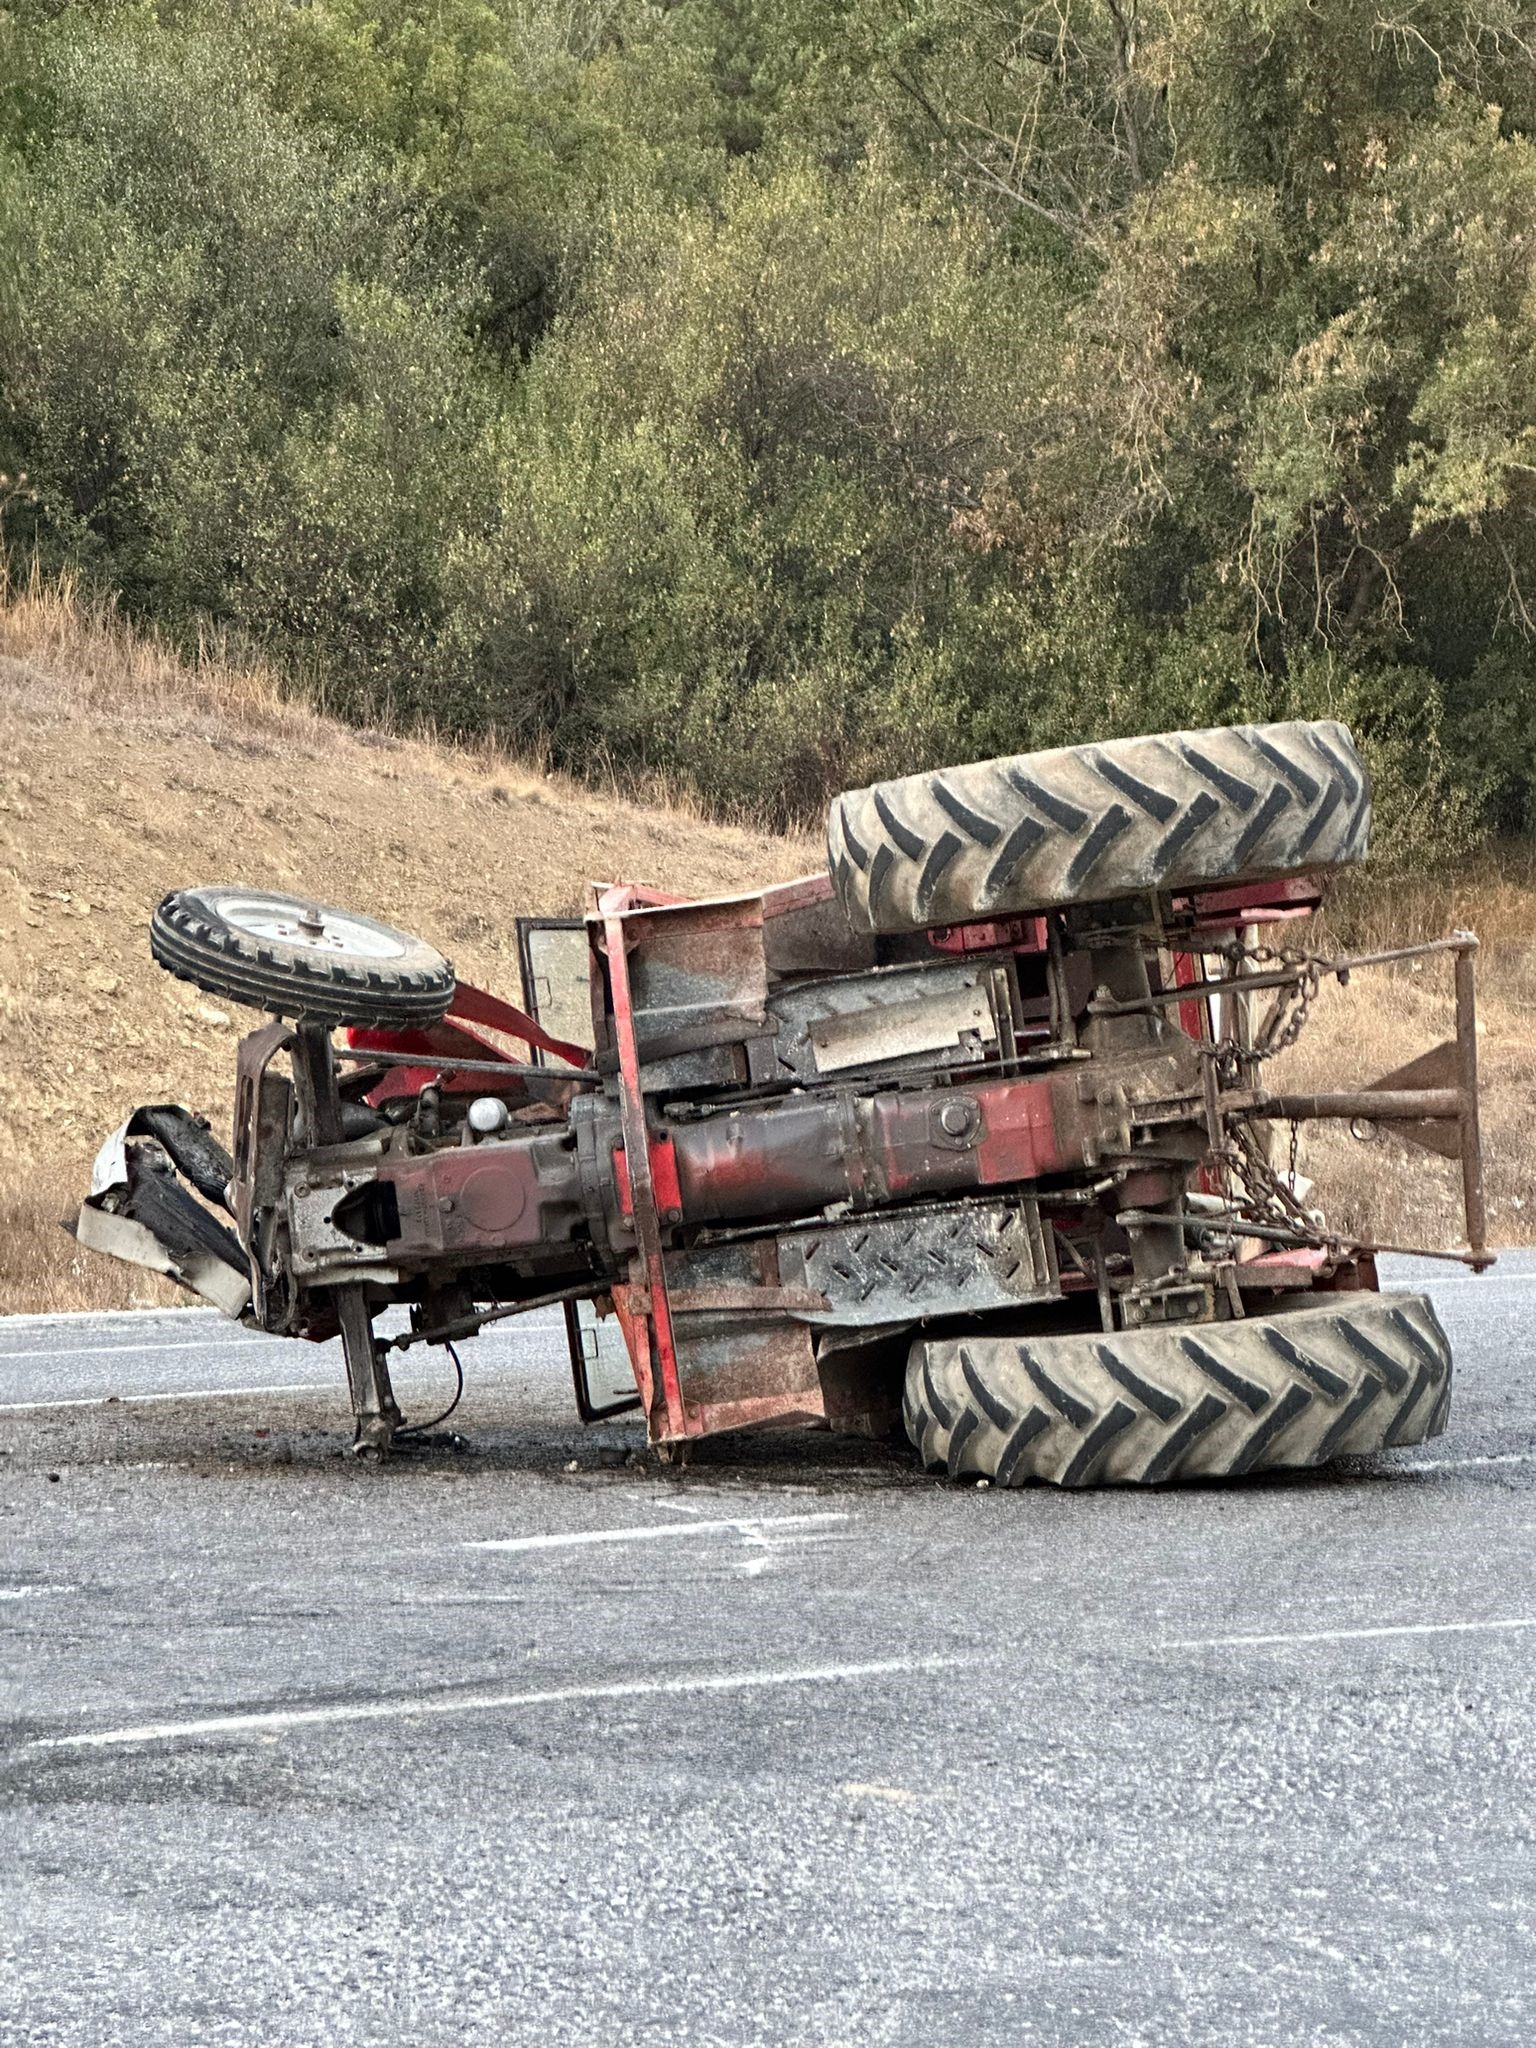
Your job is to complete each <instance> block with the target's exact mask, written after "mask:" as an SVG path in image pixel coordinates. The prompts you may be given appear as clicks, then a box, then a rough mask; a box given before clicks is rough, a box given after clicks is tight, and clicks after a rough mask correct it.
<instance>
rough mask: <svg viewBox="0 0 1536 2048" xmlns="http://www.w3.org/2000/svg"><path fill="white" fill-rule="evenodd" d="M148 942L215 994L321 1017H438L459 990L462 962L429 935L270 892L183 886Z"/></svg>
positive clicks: (425, 1020) (162, 909) (171, 966)
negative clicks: (456, 963)
mask: <svg viewBox="0 0 1536 2048" xmlns="http://www.w3.org/2000/svg"><path fill="white" fill-rule="evenodd" d="M149 943H150V948H151V950H152V952H153V953H154V956H155V958H156V959H157V960H158V961H159V962H160V965H161V966H162V967H164V968H167V969H168V970H169V971H170V972H171V973H172V974H174V975H177V976H179V977H180V979H181V980H183V981H190V982H192V983H194V984H195V985H196V986H197V987H198V988H201V989H206V990H207V991H208V993H209V994H210V995H216V996H223V997H224V998H225V1000H226V1001H228V1002H232V1003H245V1004H248V1005H249V1006H250V1007H251V1008H252V1009H255V1010H269V1011H271V1012H272V1014H273V1015H274V1016H278V1017H303V1018H307V1019H308V1020H309V1021H311V1022H313V1023H316V1024H326V1025H332V1026H335V1025H342V1024H359V1025H378V1026H384V1027H387V1028H401V1027H409V1026H411V1025H417V1026H420V1025H425V1024H435V1023H436V1022H437V1021H438V1019H439V1018H440V1017H442V1016H443V1015H444V1013H445V1012H446V1011H447V1010H448V1008H449V1006H450V1005H451V1003H452V1002H453V997H454V988H455V983H454V978H453V969H452V968H451V967H450V966H449V964H448V962H447V961H446V960H445V959H443V957H442V955H441V954H439V953H436V952H434V951H433V949H432V948H431V947H430V946H428V945H426V944H424V943H423V941H422V940H420V939H415V938H412V937H411V936H410V935H409V933H407V932H398V931H396V930H395V929H394V928H393V927H392V926H390V925H387V924H379V923H377V922H376V921H375V920H374V919H373V918H371V917H361V916H359V915H358V914H357V913H356V912H355V911H350V910H335V909H332V908H331V907H330V906H329V905H327V904H323V903H315V902H313V901H311V900H309V899H308V898H305V897H299V896H284V895H279V894H276V893H274V892H273V891H271V890H267V889H236V888H224V887H208V888H202V889H175V890H173V891H172V892H171V894H170V895H169V896H167V897H166V898H165V900H164V902H163V903H161V904H160V905H159V907H158V908H157V909H156V911H155V914H154V917H153V919H152V920H151V922H150V928H149Z"/></svg>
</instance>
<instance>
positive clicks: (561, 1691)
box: [28, 1657, 964, 1749]
mask: <svg viewBox="0 0 1536 2048" xmlns="http://www.w3.org/2000/svg"><path fill="white" fill-rule="evenodd" d="M963 1661H964V1660H963V1659H961V1658H958V1657H883V1658H880V1659H878V1660H876V1661H872V1662H870V1663H868V1664H800V1665H792V1666H790V1667H789V1668H787V1669H785V1670H780V1671H717V1672H701V1673H699V1674H698V1675H697V1676H695V1677H692V1678H629V1679H619V1680H616V1681H615V1682H613V1683H612V1684H608V1685H555V1686H548V1687H545V1688H543V1689H541V1690H539V1691H537V1692H466V1693H457V1694H450V1695H447V1696H444V1695H443V1694H441V1693H438V1694H428V1695H426V1696H424V1697H423V1696H421V1695H418V1696H416V1697H415V1698H411V1697H405V1698H399V1697H397V1698H394V1699H380V1700H351V1701H338V1702H337V1703H336V1704H335V1705H333V1706H328V1707H283V1708H277V1709H275V1710H273V1711H271V1712H268V1713H259V1714H209V1715H207V1716H206V1717H204V1718H203V1719H200V1720H195V1721H146V1722H143V1723H142V1724H141V1725H140V1726H138V1727H135V1728H104V1729H100V1730H98V1731H97V1732H96V1733H95V1734H93V1735H50V1736H44V1737H42V1738H41V1739H40V1740H38V1741H36V1742H33V1743H31V1744H29V1745H28V1746H29V1747H30V1748H32V1749H110V1748H115V1747H119V1746H121V1745H124V1744H128V1743H138V1742H177V1741H181V1740H183V1739H184V1738H186V1737H188V1736H193V1735H243V1734H250V1733H256V1732H258V1731H260V1730H263V1729H268V1728H316V1727H324V1726H326V1725H328V1724H331V1723H336V1722H345V1721H389V1720H414V1719H416V1718H417V1717H419V1716H422V1715H426V1714H481V1713H499V1712H502V1711H504V1710H505V1709H507V1708H511V1707H551V1706H564V1705H566V1704H567V1703H569V1702H571V1701H574V1700H634V1699H648V1698H654V1697H675V1696H676V1695H678V1694H681V1693H696V1692H703V1693H707V1692H754V1691H760V1690H762V1689H764V1688H766V1687H769V1686H781V1685H829V1684H833V1683H842V1682H846V1681H849V1680H852V1679H858V1678H892V1677H895V1676H897V1675H898V1674H903V1673H909V1672H929V1671H948V1670H951V1669H953V1668H954V1666H955V1665H957V1664H959V1663H961V1662H963Z"/></svg>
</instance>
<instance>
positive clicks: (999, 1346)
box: [904, 1293, 1451, 1487]
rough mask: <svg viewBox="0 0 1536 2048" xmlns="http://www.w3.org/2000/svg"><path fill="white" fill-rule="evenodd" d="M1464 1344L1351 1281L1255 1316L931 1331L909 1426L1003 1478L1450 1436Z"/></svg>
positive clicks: (915, 1359) (1147, 1474)
mask: <svg viewBox="0 0 1536 2048" xmlns="http://www.w3.org/2000/svg"><path fill="white" fill-rule="evenodd" d="M1450 1388H1451V1354H1450V1347H1449V1345H1448V1344H1447V1342H1446V1337H1445V1332H1444V1331H1443V1330H1442V1329H1441V1327H1440V1324H1439V1321H1438V1320H1437V1318H1436V1316H1435V1312H1434V1310H1433V1308H1432V1307H1431V1306H1430V1304H1429V1302H1428V1300H1427V1299H1426V1298H1425V1297H1424V1296H1423V1295H1417V1294H1410V1295H1393V1296H1391V1297H1386V1296H1382V1295H1378V1294H1368V1293H1359V1294H1338V1295H1333V1296H1327V1295H1323V1296H1319V1297H1318V1298H1316V1299H1315V1300H1312V1301H1309V1302H1308V1303H1307V1304H1306V1305H1305V1306H1303V1307H1298V1308H1294V1309H1290V1310H1288V1311H1285V1312H1283V1313H1281V1314H1279V1315H1274V1316H1254V1317H1251V1318H1249V1319H1248V1320H1247V1321H1245V1322H1227V1323H1207V1324H1204V1325H1202V1326H1201V1327H1200V1329H1199V1332H1198V1335H1197V1334H1196V1333H1195V1332H1194V1331H1193V1330H1191V1329H1188V1328H1185V1329H1182V1330H1181V1329H1178V1328H1173V1327H1161V1328H1159V1327H1151V1326H1149V1327H1146V1328H1142V1329H1139V1330H1120V1331H1115V1332H1113V1333H1094V1334H1084V1335H1082V1336H1051V1337H1032V1338H1030V1339H1029V1340H1028V1341H1027V1342H1026V1341H1024V1340H1022V1339H1021V1338H1019V1337H1012V1336H995V1337H994V1336H976V1335H972V1336H969V1337H966V1338H965V1339H963V1340H960V1339H953V1338H931V1339H929V1338H919V1339H917V1341H916V1342H915V1343H914V1344H913V1346H912V1350H911V1355H910V1358H909V1361H908V1365H907V1375H906V1390H905V1403H904V1413H905V1418H906V1425H907V1434H908V1435H909V1437H910V1438H911V1440H912V1442H913V1443H914V1444H915V1445H916V1447H917V1449H918V1451H919V1453H920V1455H921V1457H922V1459H923V1462H924V1464H925V1465H933V1466H940V1467H943V1469H944V1470H945V1471H946V1472H947V1473H948V1475H949V1477H950V1478H951V1479H963V1478H986V1479H991V1480H993V1481H994V1482H995V1483H996V1484H997V1485H999V1486H1019V1485H1022V1484H1023V1483H1024V1482H1025V1481H1026V1480H1029V1479H1037V1480H1045V1481H1048V1482H1050V1483H1053V1484H1055V1485H1057V1486H1072V1487H1076V1486H1088V1485H1106V1484H1107V1485H1151V1486H1156V1485H1161V1484H1164V1483H1166V1482H1168V1481H1176V1480H1181V1479H1194V1478H1201V1479H1216V1478H1239V1477H1242V1476H1244V1475H1246V1474H1249V1473H1254V1472H1264V1471H1272V1470H1277V1469H1285V1468H1291V1467H1296V1466H1306V1465H1321V1464H1326V1463H1328V1462H1330V1461H1331V1460H1332V1459H1334V1458H1337V1457H1342V1456H1346V1455H1359V1454H1362V1453H1368V1452H1373V1451H1380V1450H1388V1449H1395V1448H1397V1447H1398V1446H1400V1445H1403V1444H1416V1443H1422V1442H1424V1440H1425V1439H1426V1438H1427V1437H1431V1436H1438V1435H1439V1434H1440V1432H1441V1431H1442V1430H1443V1429H1444V1427H1445V1420H1446V1415H1447V1412H1448V1410H1449V1405H1450Z"/></svg>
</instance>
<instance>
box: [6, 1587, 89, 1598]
mask: <svg viewBox="0 0 1536 2048" xmlns="http://www.w3.org/2000/svg"><path fill="white" fill-rule="evenodd" d="M79 1590H80V1588H79V1587H78V1586H0V1600H41V1599H42V1598H43V1597H44V1595H45V1594H49V1593H78V1592H79Z"/></svg>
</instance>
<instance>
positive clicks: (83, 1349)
mask: <svg viewBox="0 0 1536 2048" xmlns="http://www.w3.org/2000/svg"><path fill="white" fill-rule="evenodd" d="M553 1334H554V1331H553V1328H552V1326H551V1327H547V1328H546V1327H544V1326H541V1327H540V1328H538V1329H528V1330H487V1331H486V1332H485V1336H486V1338H487V1339H488V1340H489V1341H490V1342H492V1343H502V1344H505V1343H508V1342H510V1341H513V1340H521V1339H524V1338H528V1337H547V1336H552V1335H553ZM282 1341H283V1340H282V1338H281V1337H263V1336H260V1335H257V1334H254V1333H252V1334H250V1335H240V1334H237V1333H235V1332H231V1333H229V1334H224V1333H221V1332H218V1331H215V1332H213V1333H212V1334H210V1335H209V1336H207V1337H195V1338H193V1339H192V1341H191V1342H190V1343H182V1342H179V1341H178V1342H176V1343H171V1344H63V1345H49V1346H46V1347H45V1348H44V1349H43V1350H41V1351H5V1350H0V1368H3V1367H5V1366H7V1365H25V1364H27V1363H29V1362H30V1361H32V1360H35V1359H39V1358H48V1359H52V1360H53V1361H54V1362H55V1363H57V1364H63V1363H66V1362H67V1361H68V1360H69V1359H72V1358H130V1357H132V1356H133V1355H134V1354H135V1353H137V1352H145V1351H148V1352H156V1353H159V1352H165V1351H217V1350H221V1349H225V1348H227V1347H229V1346H231V1345H238V1346H239V1347H240V1348H241V1349H242V1350H250V1349H253V1348H254V1349H256V1350H264V1349H266V1348H267V1347H268V1346H271V1345H277V1344H281V1343H282Z"/></svg>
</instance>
